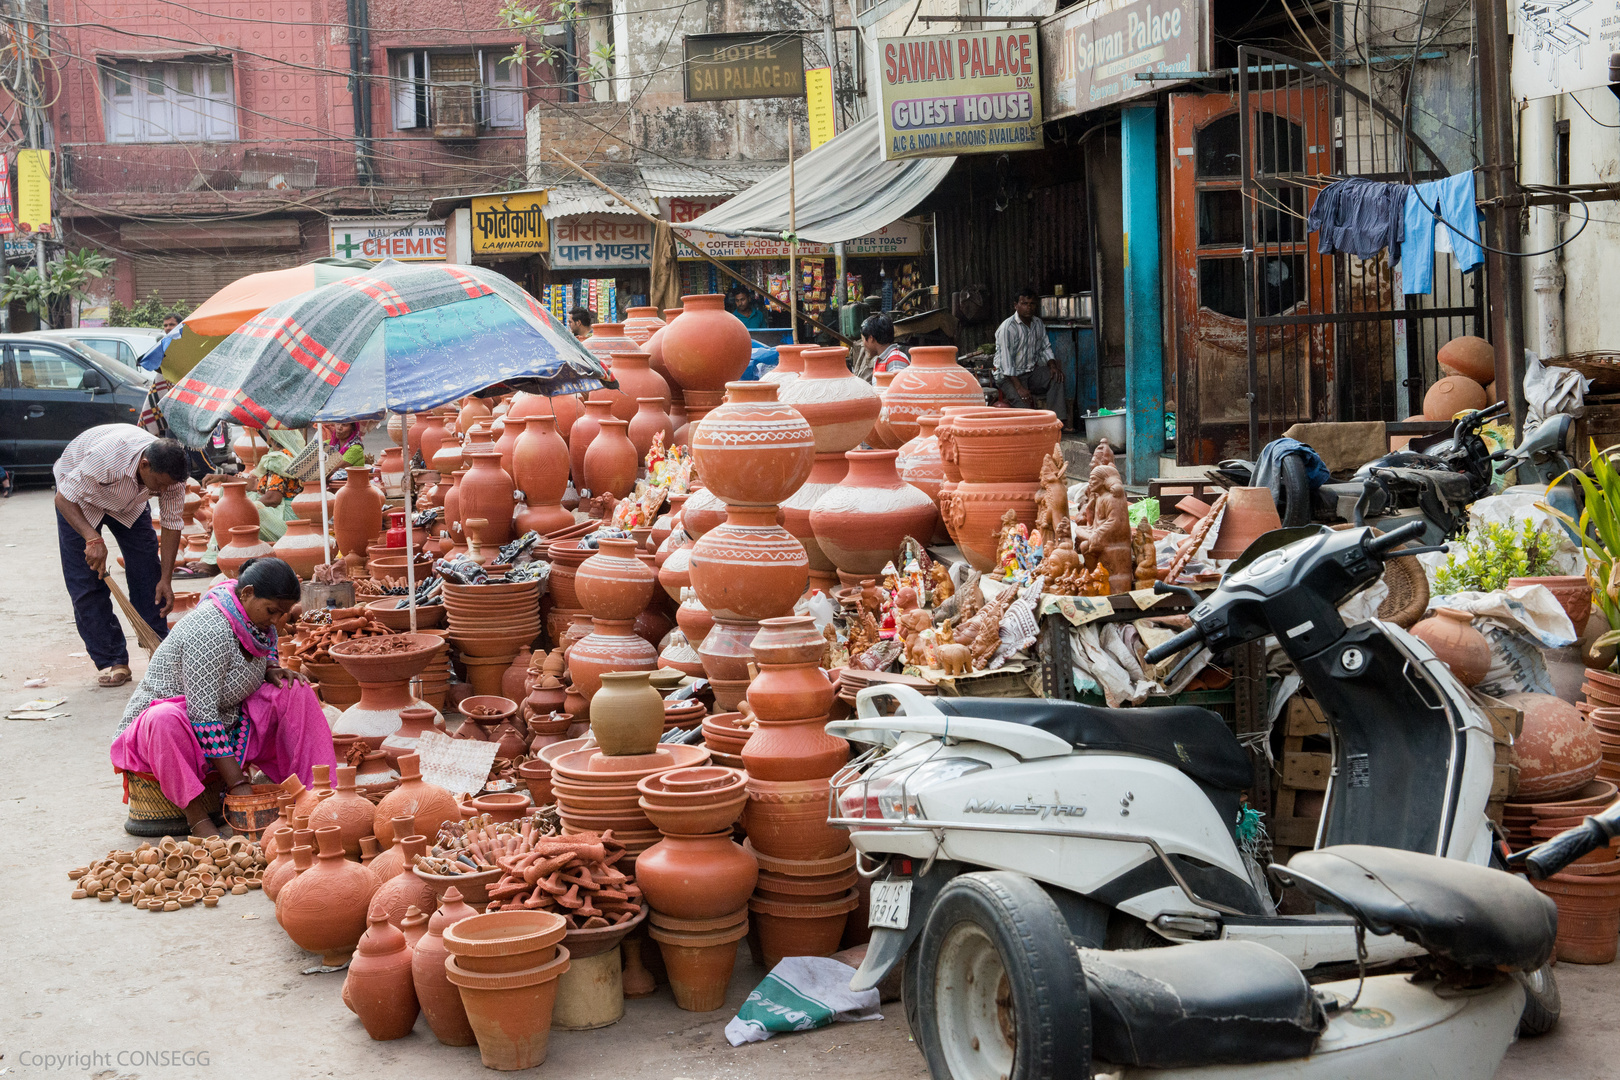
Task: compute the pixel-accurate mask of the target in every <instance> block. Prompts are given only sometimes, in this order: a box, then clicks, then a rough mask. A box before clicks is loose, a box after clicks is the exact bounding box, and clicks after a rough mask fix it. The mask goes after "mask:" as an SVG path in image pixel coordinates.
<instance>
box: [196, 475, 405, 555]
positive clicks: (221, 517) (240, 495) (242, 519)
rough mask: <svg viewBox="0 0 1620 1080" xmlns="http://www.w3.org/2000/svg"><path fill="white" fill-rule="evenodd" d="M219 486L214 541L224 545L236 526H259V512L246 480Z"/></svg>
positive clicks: (228, 540) (221, 545)
mask: <svg viewBox="0 0 1620 1080" xmlns="http://www.w3.org/2000/svg"><path fill="white" fill-rule="evenodd" d="M219 488H220V496H219V502H217V503H215V504H214V521H213V529H214V543H215V544H216V545H217V546H219V547H224V546H225V545H226V544H228V543H230V542H231V530H232V529H234V528H235V527H236V526H238V525H252V526H253V527H254V528H258V527H259V512H258V511H257V510H255V509H254V508H253V504H252V503H250V502H248V497H247V482H246V481H245V480H228V481H226V482H225V483H223V484H221V485H219ZM317 512H318V511H317ZM372 535H373V536H375V535H376V533H375V532H374V533H372Z"/></svg>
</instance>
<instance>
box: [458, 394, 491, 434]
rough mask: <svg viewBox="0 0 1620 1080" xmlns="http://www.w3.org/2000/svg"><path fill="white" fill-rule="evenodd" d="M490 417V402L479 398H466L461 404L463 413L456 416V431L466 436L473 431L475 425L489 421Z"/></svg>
mask: <svg viewBox="0 0 1620 1080" xmlns="http://www.w3.org/2000/svg"><path fill="white" fill-rule="evenodd" d="M490 416H491V409H490V407H489V402H487V401H485V400H484V399H483V398H479V397H469V398H466V399H464V400H463V401H462V403H461V411H460V412H459V413H457V414H456V430H457V431H459V432H461V433H462V434H463V435H465V434H467V432H469V431H471V430H472V429H473V425H474V424H476V423H478V422H479V421H480V420H488V419H489V418H490Z"/></svg>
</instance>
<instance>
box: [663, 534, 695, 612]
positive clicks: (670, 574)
mask: <svg viewBox="0 0 1620 1080" xmlns="http://www.w3.org/2000/svg"><path fill="white" fill-rule="evenodd" d="M692 546H693V545H691V544H690V543H688V544H683V545H682V546H681V547H678V548H676V549H675V550H674V551H671V552H670V553H669V556H668V557H667V558H666V559H665V560H664V565H663V566H660V567H659V568H658V584H659V587H661V588H662V589H663V590H664V594H665V595H666V596H668V597H669V598H670V599H671V600H674V599H676V598H678V597H680V596H681V595H682V594H683V593H685V592H689V591H691V587H692Z"/></svg>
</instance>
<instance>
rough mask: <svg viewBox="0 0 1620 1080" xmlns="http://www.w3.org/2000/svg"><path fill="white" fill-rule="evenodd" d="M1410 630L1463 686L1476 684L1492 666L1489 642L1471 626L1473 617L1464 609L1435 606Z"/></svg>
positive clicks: (1482, 679)
mask: <svg viewBox="0 0 1620 1080" xmlns="http://www.w3.org/2000/svg"><path fill="white" fill-rule="evenodd" d="M1410 633H1411V635H1412V636H1413V637H1415V638H1417V639H1418V640H1419V641H1421V642H1423V644H1425V645H1427V646H1428V647H1429V649H1430V650H1431V651H1432V652H1433V653H1434V655H1435V656H1437V657H1439V658H1440V659H1441V660H1443V661H1445V663H1446V665H1447V666H1449V667H1450V668H1451V673H1452V674H1453V675H1455V676H1456V677H1457V681H1458V682H1460V683H1462V684H1463V685H1464V686H1478V685H1479V684H1480V683H1481V682H1482V681H1484V678H1485V673H1486V672H1488V671H1489V670H1490V668H1491V647H1490V644H1489V643H1488V642H1486V640H1485V635H1484V634H1482V633H1480V632H1479V631H1478V630H1476V629H1474V617H1473V616H1472V615H1471V614H1469V613H1468V612H1466V611H1456V610H1454V609H1452V608H1437V609H1436V610H1435V613H1434V614H1433V615H1431V616H1429V617H1428V618H1427V619H1424V620H1423V621H1422V622H1420V623H1418V624H1417V625H1415V626H1413V627H1412V629H1411V631H1410Z"/></svg>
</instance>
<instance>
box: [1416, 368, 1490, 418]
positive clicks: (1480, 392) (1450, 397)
mask: <svg viewBox="0 0 1620 1080" xmlns="http://www.w3.org/2000/svg"><path fill="white" fill-rule="evenodd" d="M1489 404H1490V402H1489V401H1488V400H1486V394H1485V388H1484V387H1483V386H1481V385H1480V384H1479V383H1477V382H1475V381H1474V380H1473V379H1467V378H1464V377H1463V376H1461V375H1447V376H1446V377H1445V378H1443V379H1439V380H1437V381H1436V382H1435V384H1434V385H1433V386H1431V387H1429V392H1428V393H1426V394H1424V395H1423V416H1424V418H1425V419H1428V420H1450V419H1451V418H1452V417H1453V416H1456V415H1457V414H1458V413H1460V412H1467V411H1470V410H1474V409H1483V408H1484V407H1485V406H1487V405H1489Z"/></svg>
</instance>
